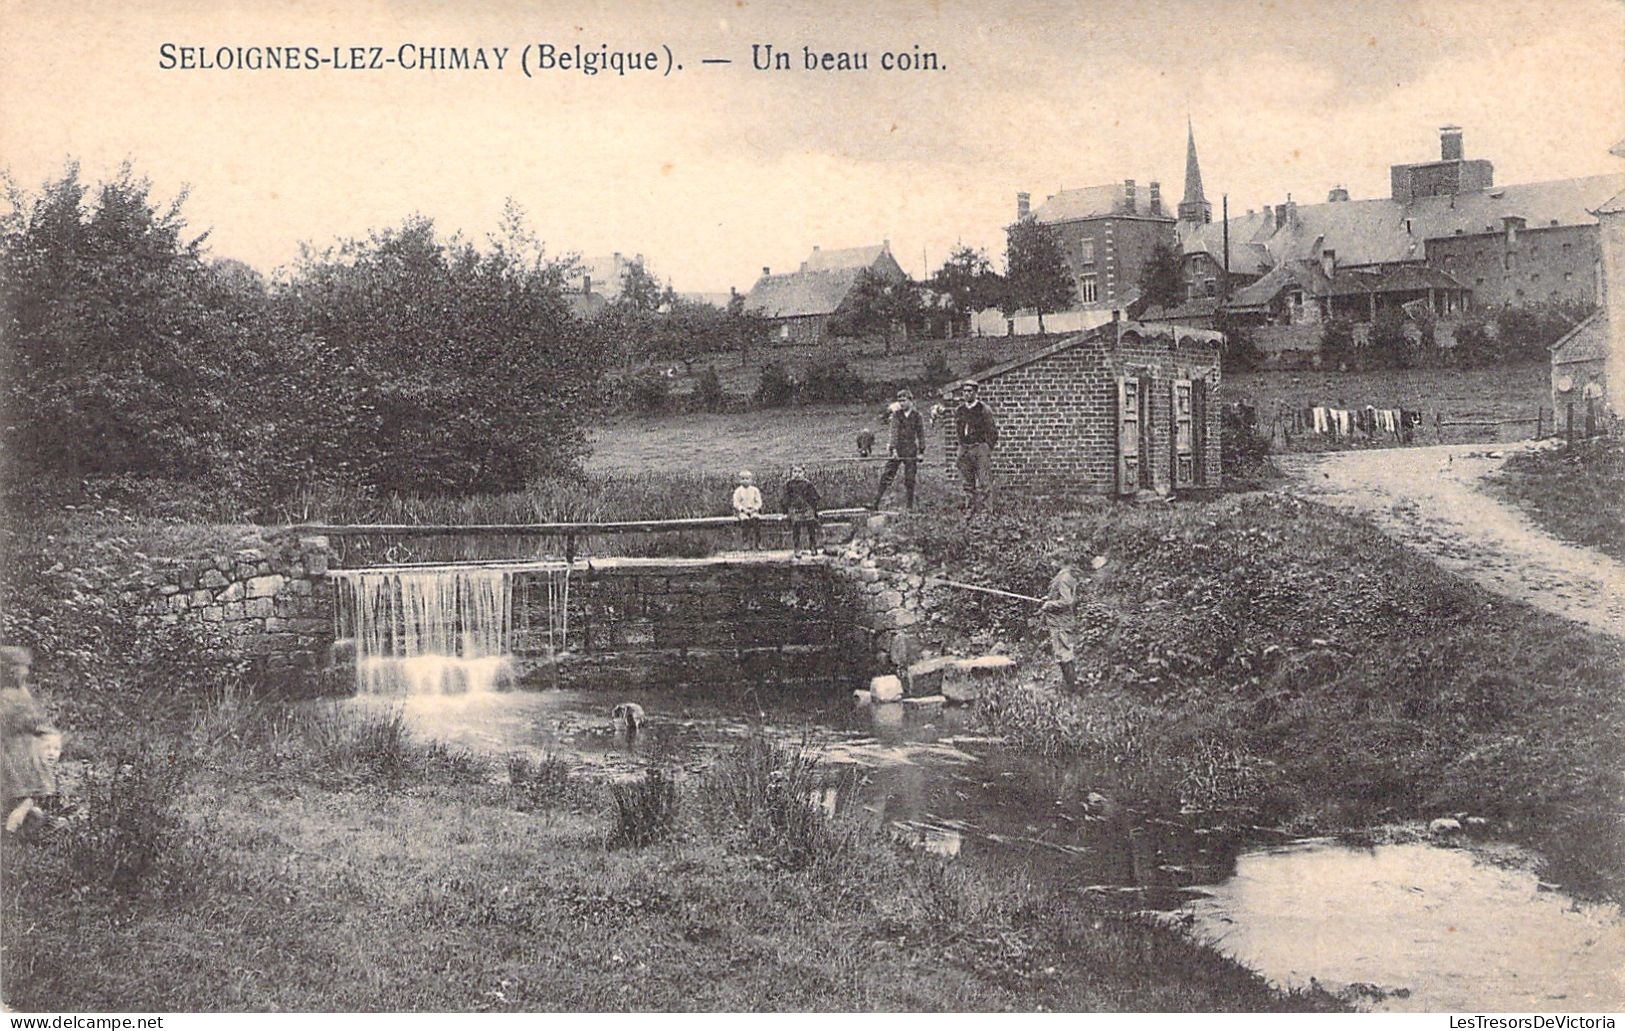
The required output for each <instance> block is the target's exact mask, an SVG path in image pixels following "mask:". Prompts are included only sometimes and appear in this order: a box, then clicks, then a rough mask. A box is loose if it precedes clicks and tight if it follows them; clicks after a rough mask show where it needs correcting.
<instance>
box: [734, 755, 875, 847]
mask: <svg viewBox="0 0 1625 1031" xmlns="http://www.w3.org/2000/svg"><path fill="white" fill-rule="evenodd" d="M706 784H707V788H706V792H705V797H706V798H707V799H709V800H710V801H711V804H712V805H713V806H714V807H715V808H714V810H713V812H714V814H715V815H716V816H718V817H720V822H721V823H722V825H723V826H724V827H730V828H732V829H733V830H734V831H736V832H737V833H738V834H739V835H740V836H741V838H742V840H743V841H744V842H745V843H746V844H747V845H748V847H749V848H751V849H752V850H754V851H756V852H758V853H760V854H762V855H765V856H767V857H769V858H770V859H772V860H773V861H774V862H775V863H776V864H778V865H779V866H780V867H782V868H784V869H789V870H802V869H807V868H808V867H813V866H828V865H831V864H840V863H841V861H842V860H843V859H846V858H849V857H850V856H851V855H852V853H853V850H854V847H855V845H856V843H857V840H858V837H859V835H860V833H861V824H860V823H859V822H858V821H857V820H856V819H855V818H851V817H850V814H849V813H848V812H847V810H846V807H847V806H849V805H850V801H851V799H852V797H853V788H854V782H853V778H852V776H851V774H850V773H847V774H834V773H832V772H830V771H828V770H826V769H825V768H824V767H823V765H822V763H821V762H820V761H819V759H818V757H817V756H816V755H815V754H814V753H813V752H812V751H810V750H809V749H808V748H806V747H802V748H793V749H792V748H786V747H785V746H783V745H781V744H779V743H777V742H775V741H773V740H771V739H769V738H766V737H764V736H761V735H753V736H752V737H750V738H748V739H746V740H745V741H744V742H742V743H741V744H740V745H739V746H738V747H736V748H734V749H733V750H732V751H730V752H727V753H726V754H724V755H723V756H721V757H720V758H719V759H718V761H717V763H716V765H715V766H713V767H712V768H711V770H710V771H708V774H707V781H706Z"/></svg>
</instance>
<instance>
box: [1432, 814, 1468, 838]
mask: <svg viewBox="0 0 1625 1031" xmlns="http://www.w3.org/2000/svg"><path fill="white" fill-rule="evenodd" d="M1460 830H1461V821H1460V820H1453V819H1451V818H1450V817H1448V816H1441V817H1439V818H1438V819H1437V820H1434V821H1432V822H1430V823H1429V824H1428V831H1429V832H1430V833H1433V834H1455V833H1456V832H1458V831H1460Z"/></svg>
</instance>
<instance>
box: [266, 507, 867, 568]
mask: <svg viewBox="0 0 1625 1031" xmlns="http://www.w3.org/2000/svg"><path fill="white" fill-rule="evenodd" d="M870 514H872V513H871V510H869V509H864V508H826V509H824V510H822V511H820V512H819V513H818V521H819V522H820V523H822V524H830V523H847V522H851V521H852V520H853V519H856V518H858V517H861V516H866V515H870ZM757 518H758V519H760V520H761V521H762V523H764V524H766V525H773V524H777V523H786V522H788V521H789V519H790V517H789V516H787V515H784V514H783V513H781V512H764V513H762V514H761V515H760V516H758V517H757ZM738 525H739V520H738V519H735V518H734V517H733V516H698V517H694V518H688V519H628V520H621V521H618V522H596V523H595V522H583V523H347V524H328V523H301V524H299V525H297V526H290V527H289V528H288V532H289V533H292V534H299V535H302V536H323V537H563V538H564V557H565V558H566V559H568V560H571V561H574V559H575V555H576V540H577V538H580V537H599V536H612V535H617V534H628V533H680V532H682V531H685V530H727V529H732V528H734V527H737V526H738Z"/></svg>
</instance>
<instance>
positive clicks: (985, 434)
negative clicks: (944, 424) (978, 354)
mask: <svg viewBox="0 0 1625 1031" xmlns="http://www.w3.org/2000/svg"><path fill="white" fill-rule="evenodd" d="M977 393H978V391H977V387H976V382H975V381H974V380H966V381H965V383H964V384H962V385H961V386H960V388H959V407H958V408H956V409H954V436H955V438H956V439H957V440H958V441H959V476H960V478H961V479H963V480H964V481H965V501H966V507H965V514H966V515H967V516H973V515H975V514H976V513H977V512H980V511H981V510H982V506H983V505H985V504H986V503H987V495H988V492H989V491H990V490H991V489H992V487H993V449H994V448H995V447H997V446H998V443H999V425H998V423H996V422H994V421H993V410H992V409H990V408H988V406H987V405H985V404H983V403H982V402H981V401H980V400H978V398H977Z"/></svg>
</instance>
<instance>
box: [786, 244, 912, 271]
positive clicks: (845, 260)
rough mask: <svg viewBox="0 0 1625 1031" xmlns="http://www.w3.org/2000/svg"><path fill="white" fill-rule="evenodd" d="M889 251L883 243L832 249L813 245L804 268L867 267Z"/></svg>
mask: <svg viewBox="0 0 1625 1031" xmlns="http://www.w3.org/2000/svg"><path fill="white" fill-rule="evenodd" d="M889 253H891V249H890V248H889V247H888V246H887V245H886V244H884V243H877V244H872V245H870V246H868V247H842V248H837V249H836V250H832V251H826V250H823V249H821V248H818V247H814V248H813V249H812V254H810V255H808V257H807V262H806V269H807V271H808V272H821V271H823V270H825V269H837V268H867V267H869V266H870V265H873V264H874V263H875V262H877V261H879V260H880V256H881V255H882V254H889Z"/></svg>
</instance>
